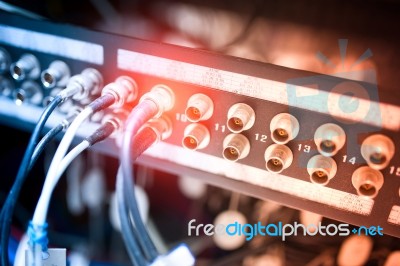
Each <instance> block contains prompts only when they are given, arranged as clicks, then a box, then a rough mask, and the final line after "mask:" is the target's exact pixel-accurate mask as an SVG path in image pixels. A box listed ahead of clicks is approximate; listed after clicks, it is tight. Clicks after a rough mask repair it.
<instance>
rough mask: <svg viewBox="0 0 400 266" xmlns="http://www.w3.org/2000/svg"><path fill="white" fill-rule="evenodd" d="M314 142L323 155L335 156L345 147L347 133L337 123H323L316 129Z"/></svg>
mask: <svg viewBox="0 0 400 266" xmlns="http://www.w3.org/2000/svg"><path fill="white" fill-rule="evenodd" d="M314 142H315V145H317V149H318V151H319V152H320V153H321V154H322V155H324V156H329V157H330V156H334V155H335V154H336V153H337V152H338V151H339V150H340V149H341V148H343V146H344V143H345V142H346V133H345V132H344V130H343V129H342V128H341V127H340V126H338V125H336V124H332V123H327V124H323V125H321V126H320V127H319V128H317V130H316V131H315V134H314Z"/></svg>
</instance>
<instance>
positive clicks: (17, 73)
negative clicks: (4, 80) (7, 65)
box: [11, 64, 25, 80]
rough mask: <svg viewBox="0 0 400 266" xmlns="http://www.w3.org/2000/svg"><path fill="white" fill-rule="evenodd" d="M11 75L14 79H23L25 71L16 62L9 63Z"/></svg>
mask: <svg viewBox="0 0 400 266" xmlns="http://www.w3.org/2000/svg"><path fill="white" fill-rule="evenodd" d="M11 76H12V77H13V79H15V80H23V79H24V78H25V72H24V70H23V69H22V68H20V67H19V66H18V65H16V64H12V65H11Z"/></svg>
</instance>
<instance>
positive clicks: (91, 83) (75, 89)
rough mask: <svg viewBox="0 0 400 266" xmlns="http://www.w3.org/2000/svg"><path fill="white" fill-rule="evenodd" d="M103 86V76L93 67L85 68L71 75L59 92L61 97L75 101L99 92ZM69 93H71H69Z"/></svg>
mask: <svg viewBox="0 0 400 266" xmlns="http://www.w3.org/2000/svg"><path fill="white" fill-rule="evenodd" d="M102 86H103V77H102V76H101V74H100V72H99V71H97V70H96V69H94V68H86V69H85V70H83V71H82V73H81V74H79V75H75V76H73V77H71V78H70V79H69V81H68V84H67V88H66V89H65V90H64V92H63V93H62V94H61V96H62V97H63V98H68V97H69V96H71V95H72V98H73V99H74V100H77V101H82V100H85V99H87V98H88V97H89V95H95V94H98V93H100V90H101V88H102ZM69 93H71V95H69Z"/></svg>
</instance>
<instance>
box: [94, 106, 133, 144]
mask: <svg viewBox="0 0 400 266" xmlns="http://www.w3.org/2000/svg"><path fill="white" fill-rule="evenodd" d="M128 115H129V112H128V111H127V110H124V109H114V110H113V111H112V112H111V113H108V114H106V115H105V116H104V117H103V119H102V120H101V124H103V125H104V124H105V123H111V124H113V125H114V127H115V129H116V130H115V131H114V133H113V134H112V135H111V136H110V137H115V135H116V134H117V133H118V130H119V129H122V128H123V126H124V123H125V121H126V119H127V117H128Z"/></svg>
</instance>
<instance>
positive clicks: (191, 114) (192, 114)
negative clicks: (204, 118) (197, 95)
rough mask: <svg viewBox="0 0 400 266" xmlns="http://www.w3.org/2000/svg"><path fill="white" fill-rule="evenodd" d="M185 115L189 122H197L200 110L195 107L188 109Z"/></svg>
mask: <svg viewBox="0 0 400 266" xmlns="http://www.w3.org/2000/svg"><path fill="white" fill-rule="evenodd" d="M185 113H186V116H187V118H188V119H189V121H192V122H197V121H199V120H200V118H201V113H200V110H199V109H198V108H197V107H193V106H192V107H188V108H187V109H186V112H185Z"/></svg>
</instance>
